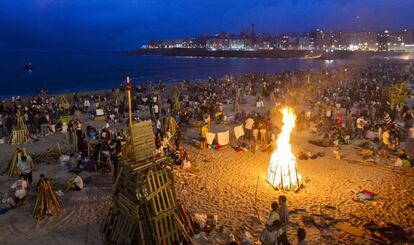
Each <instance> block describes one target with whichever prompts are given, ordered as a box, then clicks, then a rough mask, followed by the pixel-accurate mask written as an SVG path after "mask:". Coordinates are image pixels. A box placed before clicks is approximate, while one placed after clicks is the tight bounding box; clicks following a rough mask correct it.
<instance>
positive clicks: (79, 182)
mask: <svg viewBox="0 0 414 245" xmlns="http://www.w3.org/2000/svg"><path fill="white" fill-rule="evenodd" d="M73 183H74V184H75V185H76V186H77V187H79V188H80V189H83V180H82V178H81V177H80V176H79V175H78V176H76V177H75V179H74V180H73Z"/></svg>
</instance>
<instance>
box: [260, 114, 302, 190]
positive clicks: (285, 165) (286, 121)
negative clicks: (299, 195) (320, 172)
mask: <svg viewBox="0 0 414 245" xmlns="http://www.w3.org/2000/svg"><path fill="white" fill-rule="evenodd" d="M282 114H283V126H282V131H281V133H280V134H279V136H278V138H277V141H276V143H277V146H276V149H275V151H274V152H273V153H272V156H271V157H270V164H269V169H268V173H267V181H268V182H269V183H270V184H271V185H272V186H273V187H274V188H275V189H281V190H294V191H297V190H299V189H300V187H301V186H302V185H303V183H302V177H301V175H300V174H299V173H298V171H297V168H296V158H295V155H294V154H293V152H292V145H291V144H290V135H291V133H292V130H293V128H294V127H295V120H296V115H295V113H294V111H293V110H292V109H291V108H289V107H284V108H283V109H282Z"/></svg>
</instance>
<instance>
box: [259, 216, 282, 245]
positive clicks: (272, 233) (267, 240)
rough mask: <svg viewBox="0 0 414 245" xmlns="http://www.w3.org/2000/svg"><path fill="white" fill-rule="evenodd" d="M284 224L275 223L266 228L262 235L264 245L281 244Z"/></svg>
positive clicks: (261, 239) (278, 221)
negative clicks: (280, 238)
mask: <svg viewBox="0 0 414 245" xmlns="http://www.w3.org/2000/svg"><path fill="white" fill-rule="evenodd" d="M281 228H282V222H281V221H280V220H275V221H273V223H272V225H270V226H269V227H268V228H265V229H264V230H263V231H262V234H261V235H260V242H261V243H262V245H278V244H279V243H280V240H279V237H280V236H281Z"/></svg>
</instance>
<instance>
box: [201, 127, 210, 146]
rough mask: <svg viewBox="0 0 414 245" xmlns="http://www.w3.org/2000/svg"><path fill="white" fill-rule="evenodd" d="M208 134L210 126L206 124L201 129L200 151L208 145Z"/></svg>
mask: <svg viewBox="0 0 414 245" xmlns="http://www.w3.org/2000/svg"><path fill="white" fill-rule="evenodd" d="M207 133H208V124H207V123H204V124H203V126H202V127H201V143H200V149H202V150H203V149H205V148H206V144H207Z"/></svg>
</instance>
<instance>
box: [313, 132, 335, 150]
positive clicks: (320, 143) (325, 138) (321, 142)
mask: <svg viewBox="0 0 414 245" xmlns="http://www.w3.org/2000/svg"><path fill="white" fill-rule="evenodd" d="M308 142H309V143H311V144H313V145H317V146H320V147H331V146H334V143H333V142H332V140H331V139H330V138H329V134H325V135H324V136H323V138H322V139H320V140H308Z"/></svg>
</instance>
